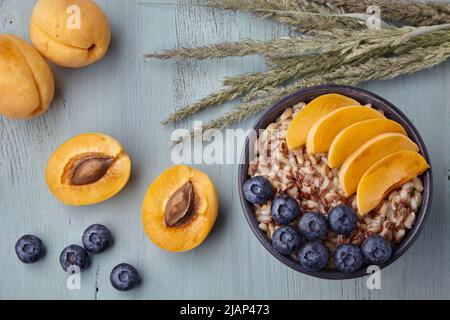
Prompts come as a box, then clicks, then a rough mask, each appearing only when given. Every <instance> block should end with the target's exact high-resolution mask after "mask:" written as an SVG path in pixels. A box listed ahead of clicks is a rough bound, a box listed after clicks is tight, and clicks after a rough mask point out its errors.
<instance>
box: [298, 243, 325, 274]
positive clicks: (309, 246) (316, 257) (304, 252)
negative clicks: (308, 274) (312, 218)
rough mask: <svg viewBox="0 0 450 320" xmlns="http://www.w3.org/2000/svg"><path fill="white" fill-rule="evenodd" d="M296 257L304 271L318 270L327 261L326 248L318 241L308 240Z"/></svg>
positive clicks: (323, 266)
mask: <svg viewBox="0 0 450 320" xmlns="http://www.w3.org/2000/svg"><path fill="white" fill-rule="evenodd" d="M298 259H299V262H300V265H301V266H302V267H303V269H305V270H306V271H319V270H322V269H323V268H325V266H326V265H327V263H328V250H327V248H325V246H324V245H323V244H322V243H320V242H318V241H313V242H308V243H306V244H304V245H303V246H302V247H301V248H300V250H299V252H298Z"/></svg>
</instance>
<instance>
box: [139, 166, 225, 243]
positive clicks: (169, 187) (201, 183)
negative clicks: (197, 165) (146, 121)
mask: <svg viewBox="0 0 450 320" xmlns="http://www.w3.org/2000/svg"><path fill="white" fill-rule="evenodd" d="M217 212H218V197H217V191H216V188H215V186H214V184H213V182H212V181H211V179H210V178H209V177H208V176H207V175H206V174H205V173H203V172H201V171H199V170H197V169H194V168H191V167H189V166H185V165H179V166H174V167H172V168H170V169H168V170H166V171H165V172H163V173H162V174H161V175H160V176H159V177H158V178H156V180H155V181H154V182H153V183H152V185H151V186H150V188H149V189H148V191H147V194H146V196H145V199H144V204H143V207H142V222H143V224H144V229H145V232H146V233H147V236H148V237H149V239H150V240H151V241H152V242H153V243H155V244H156V245H157V246H158V247H160V248H162V249H164V250H167V251H171V252H183V251H189V250H192V249H194V248H196V247H197V246H199V245H200V244H201V243H202V242H203V241H205V239H206V238H207V236H208V234H209V233H210V231H211V229H212V227H213V226H214V223H215V221H216V218H217Z"/></svg>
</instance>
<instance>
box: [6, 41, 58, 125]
mask: <svg viewBox="0 0 450 320" xmlns="http://www.w3.org/2000/svg"><path fill="white" fill-rule="evenodd" d="M0 75H1V76H0V114H1V115H3V116H6V117H8V118H11V119H31V118H34V117H37V116H39V115H41V114H42V113H44V112H45V111H47V109H48V108H49V106H50V104H51V102H52V100H53V95H54V92H55V83H54V79H53V74H52V71H51V69H50V67H49V66H48V64H47V62H46V61H45V60H44V58H43V57H42V56H41V55H40V54H39V52H37V51H36V49H34V48H33V47H32V46H30V45H29V44H28V43H26V42H25V41H24V40H22V39H20V38H18V37H16V36H13V35H7V34H2V35H0Z"/></svg>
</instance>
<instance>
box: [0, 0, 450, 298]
mask: <svg viewBox="0 0 450 320" xmlns="http://www.w3.org/2000/svg"><path fill="white" fill-rule="evenodd" d="M33 3H34V1H32V0H26V1H25V0H23V1H14V0H3V1H1V0H0V32H1V33H3V32H11V33H15V34H17V35H20V36H23V37H25V38H27V29H28V18H29V16H30V14H31V10H32V7H33ZM99 3H100V5H101V6H102V7H103V8H104V9H105V12H106V14H107V15H108V16H109V18H110V21H111V25H112V30H113V43H112V45H111V50H110V52H109V54H108V56H107V57H106V58H105V59H104V60H102V61H101V62H99V63H97V64H95V65H94V66H91V67H89V68H85V69H79V70H65V69H62V68H59V67H55V66H53V67H52V68H53V70H54V72H55V77H56V80H57V86H58V97H57V98H56V99H55V102H54V103H53V107H52V109H51V110H50V111H49V112H48V113H46V114H45V115H44V116H42V117H40V118H38V119H35V120H32V121H29V122H16V121H9V120H6V119H3V118H0V188H1V190H2V192H0V203H2V210H1V214H2V223H1V224H0V243H1V245H0V257H1V258H0V272H1V273H2V274H7V275H8V277H0V298H6V299H8V298H32V299H37V298H60V299H79V298H83V299H205V298H211V299H229V298H236V299H317V298H326V299H354V298H357V299H379V298H387V299H390V298H411V299H412V298H414V299H415V298H449V297H450V294H449V293H450V292H449V289H448V288H449V287H450V286H449V284H450V283H449V281H450V270H448V268H447V266H448V265H449V262H450V250H448V249H449V243H450V241H449V240H450V233H449V232H448V227H449V226H450V217H449V216H448V214H447V212H448V211H449V209H450V200H449V199H450V181H449V180H448V177H447V175H446V174H447V173H446V170H447V169H448V168H449V166H450V163H449V162H450V160H449V159H450V149H449V148H448V145H449V140H448V139H449V136H450V105H449V103H448V101H450V96H449V95H450V93H449V90H447V87H448V84H449V83H450V81H449V80H450V79H449V76H448V75H449V74H450V72H449V71H450V70H449V69H450V65H449V63H446V64H445V65H443V66H440V67H438V68H435V69H432V70H429V71H426V72H421V73H419V74H417V75H413V76H408V77H403V78H400V79H396V80H394V81H390V82H374V83H370V84H367V85H365V86H364V87H365V88H367V89H369V90H372V91H374V92H376V93H378V94H380V95H382V96H384V97H385V98H387V99H389V100H391V101H392V102H393V103H394V104H397V105H398V106H399V107H400V108H401V109H402V110H403V111H404V112H405V113H406V114H407V115H408V116H409V117H410V118H411V120H412V121H413V122H414V123H415V125H416V126H417V127H418V129H419V130H420V132H421V133H422V135H423V138H424V139H425V141H426V143H427V145H428V147H429V151H430V154H431V157H432V162H433V163H432V164H433V167H434V170H435V202H434V207H433V211H432V214H431V215H430V218H429V220H428V221H427V225H426V227H425V229H424V231H423V233H422V234H421V236H420V238H419V239H418V240H417V242H416V243H415V245H414V246H413V247H412V248H411V250H410V251H409V252H408V253H407V254H406V255H405V256H404V257H403V258H402V259H400V260H399V261H398V262H396V263H395V264H394V265H393V266H391V267H390V268H388V269H387V270H385V271H383V273H382V287H383V289H382V290H380V291H376V290H375V291H369V290H368V289H367V288H366V279H358V280H349V281H340V282H336V281H325V280H317V279H314V278H311V277H307V276H303V275H301V274H299V273H296V272H294V271H292V270H290V269H288V268H287V267H285V266H283V265H282V264H281V263H279V262H278V261H276V260H275V259H274V258H272V257H271V256H270V255H269V254H268V253H267V252H266V251H265V250H264V248H263V247H262V246H261V245H260V244H259V242H258V241H257V239H256V238H255V237H254V236H253V234H252V233H251V230H250V228H249V227H248V225H247V222H246V221H245V219H244V216H243V214H242V210H241V207H240V204H239V200H238V192H237V190H236V185H237V182H236V181H237V172H236V171H237V166H236V165H214V166H208V165H198V166H197V167H198V168H200V169H202V170H204V171H205V172H207V173H208V174H209V175H210V176H211V177H212V179H213V180H214V181H215V182H216V184H217V189H218V190H219V196H220V203H221V207H220V217H219V220H218V223H217V225H216V226H215V228H214V230H213V233H212V234H211V236H210V238H209V239H208V240H207V241H206V243H205V244H204V245H202V246H201V247H200V248H198V249H197V250H195V251H193V252H190V253H184V254H169V253H166V252H163V251H161V250H159V249H158V248H156V247H155V246H154V245H153V244H151V243H150V242H149V241H148V240H147V238H146V236H145V234H144V232H143V230H142V226H141V213H140V212H141V203H142V200H143V197H144V195H145V192H146V189H147V187H148V186H149V184H150V183H151V181H152V180H153V179H154V178H155V177H156V176H158V175H159V173H160V172H161V171H162V170H164V169H166V168H167V167H169V166H170V165H171V158H170V150H169V148H168V147H167V146H168V142H169V138H170V135H171V133H172V130H173V129H174V128H175V127H173V126H168V127H161V126H160V125H159V122H160V121H161V120H162V119H163V118H164V117H165V116H167V115H168V114H170V113H171V112H173V111H174V110H175V109H176V108H179V107H181V106H183V105H185V104H188V103H190V102H193V101H195V100H196V99H198V98H200V97H202V96H204V95H206V94H207V93H209V92H210V91H212V90H213V89H216V88H219V87H220V80H221V79H222V78H223V77H225V76H229V75H233V74H238V73H242V72H248V71H255V70H261V69H262V68H263V67H264V63H263V61H261V60H260V59H258V58H255V57H249V58H242V59H241V58H239V59H234V58H232V59H225V60H223V61H205V62H195V61H181V62H177V61H175V62H174V61H154V60H151V61H144V60H143V59H142V54H143V53H146V52H150V51H158V50H162V49H166V48H172V47H177V46H194V45H204V44H211V43H215V42H221V41H231V40H238V39H240V38H244V37H248V38H257V39H269V38H272V37H274V36H278V35H282V34H287V33H288V30H287V29H286V28H283V27H281V26H278V27H277V26H276V25H275V24H272V23H270V22H267V21H266V22H263V21H261V19H258V18H254V17H251V16H248V15H245V14H240V13H233V12H221V11H215V10H212V9H209V8H205V7H204V6H199V5H193V3H194V1H183V0H173V1H170V2H169V1H150V0H149V1H144V0H140V1H139V0H133V1H118V0H116V1H99ZM5 17H8V18H9V20H8V19H6V20H5V19H3V18H5ZM5 21H12V23H5ZM232 105H233V104H227V105H226V106H224V107H218V108H215V109H212V110H208V111H207V112H204V113H202V114H201V115H199V116H197V117H194V119H210V118H211V117H213V116H217V115H218V114H219V113H220V112H224V111H226V110H229V109H230V108H231V106H232ZM253 121H254V120H253V119H252V120H249V121H246V122H244V123H242V124H240V125H238V126H236V127H242V128H248V127H249V126H250V125H251V124H252V122H253ZM191 123H192V122H191V120H189V121H186V122H183V123H181V124H179V125H177V127H180V128H184V127H189V126H190V125H191ZM91 131H98V132H104V133H107V134H110V135H112V136H114V137H116V138H117V139H119V140H120V141H121V142H122V143H123V144H124V146H125V148H126V149H127V152H128V153H129V154H130V156H131V157H132V159H133V177H132V179H131V181H130V184H129V185H128V186H127V187H126V188H125V189H124V190H123V191H122V192H121V193H120V194H119V195H118V196H117V197H115V198H113V199H111V200H110V201H107V202H105V203H102V204H99V205H96V206H92V207H87V208H69V207H66V206H64V205H62V204H59V203H58V202H57V201H56V200H55V199H54V198H53V197H52V196H51V195H50V193H49V192H48V190H47V187H46V185H45V181H44V172H45V164H46V160H47V159H48V157H49V156H50V154H51V153H52V152H53V151H54V150H55V148H56V147H57V146H58V145H60V144H61V143H62V142H63V141H65V140H66V139H68V138H70V137H72V136H73V135H76V134H79V133H82V132H91ZM442 133H446V134H442ZM230 151H231V148H229V149H228V150H227V152H230ZM93 223H104V224H105V225H107V226H109V227H110V228H111V230H112V232H113V234H114V236H115V243H114V246H113V248H112V249H111V250H109V251H107V252H106V253H104V254H102V255H99V256H94V257H93V261H92V264H91V267H90V269H89V270H88V271H87V272H85V273H83V275H82V283H81V284H82V288H81V290H76V291H69V290H67V289H66V288H65V286H64V279H65V275H64V272H63V271H62V270H61V268H60V266H59V263H58V257H59V253H60V251H61V250H62V248H63V247H64V246H66V245H68V244H71V243H80V237H81V233H82V232H83V230H84V229H85V228H86V227H87V226H89V225H90V224H93ZM25 233H35V234H37V235H40V236H41V237H42V238H43V240H44V241H45V243H46V245H47V248H48V253H47V256H46V258H45V259H44V260H43V261H42V262H40V263H38V264H36V265H33V266H25V265H22V264H20V263H18V261H17V258H16V257H15V254H14V250H13V247H14V242H15V241H16V240H17V238H18V237H19V236H21V235H23V234H25ZM121 262H129V263H131V264H133V265H135V266H136V267H137V268H138V269H139V271H140V272H141V274H142V277H143V285H142V286H141V287H140V288H138V289H137V290H134V291H132V292H128V293H119V292H117V291H115V290H114V289H113V288H112V287H111V285H110V284H109V273H110V270H111V269H112V268H113V267H114V266H115V265H116V264H118V263H121Z"/></svg>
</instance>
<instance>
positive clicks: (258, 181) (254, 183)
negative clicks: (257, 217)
mask: <svg viewBox="0 0 450 320" xmlns="http://www.w3.org/2000/svg"><path fill="white" fill-rule="evenodd" d="M243 189H244V196H245V198H246V199H247V201H248V202H250V203H253V204H263V203H266V202H267V201H269V200H270V199H271V198H272V197H273V187H272V184H271V183H270V181H269V179H267V178H266V177H263V176H256V177H253V178H251V179H249V180H247V182H245V184H244V188H243Z"/></svg>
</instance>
